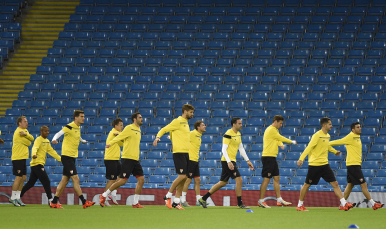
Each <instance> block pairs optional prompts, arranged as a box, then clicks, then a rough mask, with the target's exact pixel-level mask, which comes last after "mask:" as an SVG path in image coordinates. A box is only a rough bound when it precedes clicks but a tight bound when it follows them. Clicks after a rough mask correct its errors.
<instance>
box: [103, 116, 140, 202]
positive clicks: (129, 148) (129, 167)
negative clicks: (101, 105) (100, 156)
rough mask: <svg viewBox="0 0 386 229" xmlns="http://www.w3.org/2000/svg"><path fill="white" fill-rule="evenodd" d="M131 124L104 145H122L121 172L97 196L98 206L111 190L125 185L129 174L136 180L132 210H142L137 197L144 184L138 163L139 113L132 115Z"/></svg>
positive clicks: (107, 146)
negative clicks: (116, 178) (117, 177)
mask: <svg viewBox="0 0 386 229" xmlns="http://www.w3.org/2000/svg"><path fill="white" fill-rule="evenodd" d="M131 121H133V123H132V124H131V125H128V126H126V127H125V129H124V130H123V131H122V133H120V134H119V135H118V136H116V137H115V138H114V139H113V140H111V141H110V142H109V144H107V145H106V148H107V149H109V148H111V147H115V146H117V145H118V144H119V142H121V141H124V143H123V152H122V160H121V161H122V171H121V174H120V176H119V179H118V180H117V181H115V182H114V183H113V184H112V185H111V187H109V188H108V189H107V190H106V191H105V192H104V193H103V194H101V195H99V204H100V205H101V206H102V207H103V206H104V203H105V201H106V197H107V196H108V195H109V194H110V193H111V190H116V189H118V188H119V187H121V186H122V185H124V184H126V182H127V179H129V177H130V174H133V176H135V177H136V178H137V187H136V188H135V195H134V203H133V205H132V206H133V208H144V207H143V206H141V205H140V204H139V203H138V201H139V196H140V195H141V191H142V186H143V184H144V183H145V179H144V177H143V169H142V166H141V164H140V163H139V144H140V142H141V129H140V126H142V123H143V118H142V115H141V114H140V113H134V114H133V115H132V116H131Z"/></svg>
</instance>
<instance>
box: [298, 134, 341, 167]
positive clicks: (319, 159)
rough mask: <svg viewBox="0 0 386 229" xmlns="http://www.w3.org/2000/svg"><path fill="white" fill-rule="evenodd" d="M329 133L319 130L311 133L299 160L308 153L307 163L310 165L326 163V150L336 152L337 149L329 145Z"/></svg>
mask: <svg viewBox="0 0 386 229" xmlns="http://www.w3.org/2000/svg"><path fill="white" fill-rule="evenodd" d="M329 143H330V135H329V134H328V133H327V134H324V133H323V131H322V130H319V131H318V132H316V133H315V134H314V135H312V138H311V141H310V143H308V146H307V147H306V149H305V150H304V152H303V153H302V155H300V158H299V160H301V161H304V159H305V158H306V156H307V155H308V164H309V165H312V166H322V165H327V164H328V151H330V152H332V153H334V154H336V153H337V152H338V151H337V150H336V149H334V148H332V146H330V144H329Z"/></svg>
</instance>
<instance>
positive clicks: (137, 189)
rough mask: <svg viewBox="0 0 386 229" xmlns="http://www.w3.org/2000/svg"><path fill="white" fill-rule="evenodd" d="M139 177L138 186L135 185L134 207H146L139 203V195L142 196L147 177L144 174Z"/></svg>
mask: <svg viewBox="0 0 386 229" xmlns="http://www.w3.org/2000/svg"><path fill="white" fill-rule="evenodd" d="M136 178H137V186H136V187H135V194H134V203H133V205H132V206H133V208H145V207H143V206H142V205H141V204H139V197H140V196H141V192H142V187H143V184H144V183H145V178H144V177H143V175H142V176H136Z"/></svg>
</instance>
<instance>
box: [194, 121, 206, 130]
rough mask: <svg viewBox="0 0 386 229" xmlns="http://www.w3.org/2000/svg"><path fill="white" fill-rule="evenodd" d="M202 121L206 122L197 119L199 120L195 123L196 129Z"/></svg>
mask: <svg viewBox="0 0 386 229" xmlns="http://www.w3.org/2000/svg"><path fill="white" fill-rule="evenodd" d="M201 123H204V122H203V121H201V120H200V121H197V122H195V123H194V129H196V130H197V128H198V127H199V126H200V125H201Z"/></svg>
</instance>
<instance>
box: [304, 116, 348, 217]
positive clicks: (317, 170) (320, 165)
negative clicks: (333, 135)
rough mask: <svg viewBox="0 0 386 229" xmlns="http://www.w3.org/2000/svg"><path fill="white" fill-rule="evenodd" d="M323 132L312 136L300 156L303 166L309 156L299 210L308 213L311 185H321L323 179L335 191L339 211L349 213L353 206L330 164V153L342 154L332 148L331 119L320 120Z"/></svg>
mask: <svg viewBox="0 0 386 229" xmlns="http://www.w3.org/2000/svg"><path fill="white" fill-rule="evenodd" d="M320 126H321V127H322V129H321V130H319V131H318V132H316V133H315V134H314V135H312V138H311V141H310V143H309V144H308V146H307V147H306V149H305V150H304V152H303V153H302V155H301V156H300V158H299V160H298V162H297V164H298V166H301V165H302V164H303V161H304V159H305V158H306V157H307V155H308V163H309V166H308V173H307V176H306V181H305V183H304V185H303V187H302V188H301V190H300V197H299V203H298V207H297V210H298V211H308V210H307V209H306V208H305V207H304V205H303V201H304V198H305V197H306V194H307V191H308V188H309V187H310V186H311V185H317V184H318V183H319V180H320V178H323V179H324V180H325V181H326V182H328V183H330V184H331V186H332V187H333V189H334V192H335V195H336V196H337V197H338V198H339V200H340V206H339V210H345V211H348V210H349V209H350V208H351V207H352V205H351V206H350V204H349V203H347V202H346V200H345V199H344V198H343V194H342V191H341V190H340V188H339V184H338V182H337V181H336V179H335V175H334V172H333V171H332V169H331V167H330V165H329V164H328V151H330V152H332V153H334V154H335V155H337V156H339V155H340V154H341V152H340V151H337V150H335V149H334V148H332V146H330V144H329V142H330V135H329V134H328V132H329V131H330V130H331V128H332V124H331V119H329V118H327V117H325V118H322V119H320Z"/></svg>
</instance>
